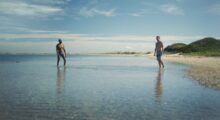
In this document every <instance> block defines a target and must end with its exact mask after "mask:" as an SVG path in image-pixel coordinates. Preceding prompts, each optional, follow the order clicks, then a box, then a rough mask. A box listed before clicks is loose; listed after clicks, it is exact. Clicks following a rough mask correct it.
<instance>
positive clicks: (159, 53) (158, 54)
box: [156, 52, 162, 61]
mask: <svg viewBox="0 0 220 120" xmlns="http://www.w3.org/2000/svg"><path fill="white" fill-rule="evenodd" d="M156 56H157V60H158V61H159V60H161V56H162V53H161V52H157V55H156Z"/></svg>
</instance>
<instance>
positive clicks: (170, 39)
mask: <svg viewBox="0 0 220 120" xmlns="http://www.w3.org/2000/svg"><path fill="white" fill-rule="evenodd" d="M204 37H206V36H175V35H164V36H161V40H162V41H164V42H167V43H174V42H184V43H189V42H192V41H195V40H199V39H202V38H204ZM19 38H30V39H32V38H35V39H36V38H37V39H49V38H52V39H56V38H62V39H64V40H74V41H102V42H103V41H111V42H144V43H146V42H155V41H156V40H155V36H152V35H115V36H106V35H93V34H68V33H56V31H55V32H51V33H45V34H44V33H43V32H42V34H39V33H38V34H37V33H36V34H0V39H19ZM217 38H220V37H217Z"/></svg>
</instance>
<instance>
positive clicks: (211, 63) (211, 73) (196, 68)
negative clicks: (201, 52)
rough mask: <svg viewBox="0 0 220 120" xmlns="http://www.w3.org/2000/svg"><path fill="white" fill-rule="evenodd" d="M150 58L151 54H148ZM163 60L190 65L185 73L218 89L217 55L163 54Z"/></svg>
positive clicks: (218, 69)
mask: <svg viewBox="0 0 220 120" xmlns="http://www.w3.org/2000/svg"><path fill="white" fill-rule="evenodd" d="M148 57H150V58H151V59H153V58H154V56H153V55H148ZM162 59H163V60H164V61H171V62H176V63H181V64H188V65H190V66H191V67H190V69H188V71H187V74H188V75H189V76H190V77H192V78H193V79H195V80H197V81H199V83H200V84H202V85H205V86H207V87H210V88H215V89H219V90H220V58H219V57H199V56H185V55H178V54H172V55H164V56H163V57H162Z"/></svg>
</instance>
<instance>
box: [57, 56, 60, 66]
mask: <svg viewBox="0 0 220 120" xmlns="http://www.w3.org/2000/svg"><path fill="white" fill-rule="evenodd" d="M59 62H60V55H58V54H57V66H59Z"/></svg>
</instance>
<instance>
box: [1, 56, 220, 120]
mask: <svg viewBox="0 0 220 120" xmlns="http://www.w3.org/2000/svg"><path fill="white" fill-rule="evenodd" d="M67 62H68V63H67V67H63V66H62V61H61V63H60V67H58V68H57V67H56V65H55V64H56V56H0V119H1V120H73V119H74V120H79V119H80V120H148V119H149V120H219V119H220V102H219V100H220V91H217V90H214V89H210V88H206V87H204V86H201V85H200V84H198V83H197V82H196V81H194V80H191V79H190V78H188V77H187V76H186V75H185V70H186V69H187V66H185V65H181V64H174V63H165V65H166V66H165V69H164V70H160V69H158V65H157V63H156V61H154V60H149V59H147V58H145V57H112V56H71V57H69V58H68V60H67Z"/></svg>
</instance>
